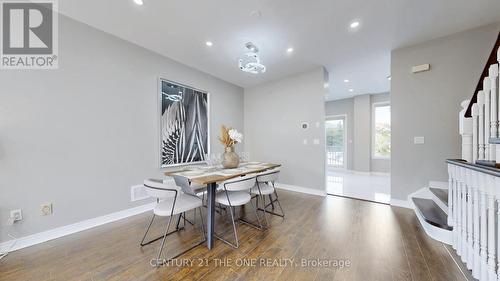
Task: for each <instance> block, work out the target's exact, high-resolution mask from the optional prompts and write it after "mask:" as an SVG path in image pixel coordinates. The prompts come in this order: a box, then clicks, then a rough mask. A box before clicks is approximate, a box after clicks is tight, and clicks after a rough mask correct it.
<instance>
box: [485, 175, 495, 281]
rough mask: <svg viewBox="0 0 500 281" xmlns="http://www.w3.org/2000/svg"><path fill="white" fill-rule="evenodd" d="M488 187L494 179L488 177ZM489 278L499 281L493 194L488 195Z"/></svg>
mask: <svg viewBox="0 0 500 281" xmlns="http://www.w3.org/2000/svg"><path fill="white" fill-rule="evenodd" d="M487 178H488V180H487V183H488V187H491V186H492V185H493V184H492V183H493V181H494V179H493V177H491V176H487ZM487 197H488V278H489V280H497V276H496V270H495V269H496V258H495V256H496V250H495V240H496V236H495V196H494V194H493V193H488V194H487Z"/></svg>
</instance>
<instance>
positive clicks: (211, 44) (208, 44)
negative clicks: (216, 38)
mask: <svg viewBox="0 0 500 281" xmlns="http://www.w3.org/2000/svg"><path fill="white" fill-rule="evenodd" d="M205 45H207V46H208V47H212V46H213V45H214V43H212V42H211V41H207V42H205Z"/></svg>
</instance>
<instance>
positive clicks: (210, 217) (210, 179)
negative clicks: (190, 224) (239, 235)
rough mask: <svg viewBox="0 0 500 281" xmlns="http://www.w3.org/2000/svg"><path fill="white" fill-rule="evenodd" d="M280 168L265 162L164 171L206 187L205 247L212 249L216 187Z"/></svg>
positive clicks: (278, 165) (192, 166)
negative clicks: (239, 178)
mask: <svg viewBox="0 0 500 281" xmlns="http://www.w3.org/2000/svg"><path fill="white" fill-rule="evenodd" d="M278 167H281V164H272V163H265V162H246V163H240V164H239V166H238V167H237V168H232V169H226V168H223V167H222V166H200V165H188V166H183V167H182V168H179V169H176V170H171V171H166V172H165V175H166V176H170V177H172V176H181V177H185V178H187V179H188V180H189V181H190V182H191V183H194V184H196V185H199V186H206V191H207V210H208V212H207V229H206V231H207V247H208V249H212V248H213V247H214V238H215V196H216V190H217V185H218V184H220V183H222V182H224V181H227V180H230V179H234V178H238V177H243V176H245V175H248V174H254V173H261V172H265V171H267V170H272V169H275V168H278Z"/></svg>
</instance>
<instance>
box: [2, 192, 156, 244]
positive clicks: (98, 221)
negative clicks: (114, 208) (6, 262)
mask: <svg viewBox="0 0 500 281" xmlns="http://www.w3.org/2000/svg"><path fill="white" fill-rule="evenodd" d="M154 206H155V203H154V202H153V203H149V204H145V205H142V206H138V207H134V208H130V209H126V210H122V211H118V212H115V213H111V214H107V215H104V216H100V217H96V218H92V219H88V220H84V221H81V222H77V223H73V224H70V225H65V226H61V227H57V228H54V229H50V230H47V231H43V232H39V233H35V234H32V235H28V236H24V237H19V238H18V239H17V242H16V243H15V245H14V247H13V248H12V250H11V251H15V250H19V249H22V248H26V247H29V246H33V245H35V244H39V243H43V242H47V241H49V240H52V239H56V238H59V237H62V236H66V235H69V234H73V233H76V232H80V231H83V230H87V229H90V228H93V227H96V226H100V225H103V224H106V223H110V222H114V221H117V220H121V219H124V218H127V217H131V216H134V215H138V214H141V213H144V212H147V211H149V210H152V209H153V207H154ZM12 243H14V240H10V241H6V242H2V243H0V253H2V252H7V251H8V250H9V248H10V246H11V245H12Z"/></svg>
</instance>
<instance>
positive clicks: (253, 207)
mask: <svg viewBox="0 0 500 281" xmlns="http://www.w3.org/2000/svg"><path fill="white" fill-rule="evenodd" d="M250 204H251V205H252V209H253V213H254V214H255V217H256V218H257V222H258V223H259V229H260V230H262V229H263V228H264V227H263V226H262V223H261V222H260V218H259V215H258V214H257V208H255V206H254V205H253V203H252V200H250Z"/></svg>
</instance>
